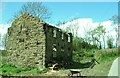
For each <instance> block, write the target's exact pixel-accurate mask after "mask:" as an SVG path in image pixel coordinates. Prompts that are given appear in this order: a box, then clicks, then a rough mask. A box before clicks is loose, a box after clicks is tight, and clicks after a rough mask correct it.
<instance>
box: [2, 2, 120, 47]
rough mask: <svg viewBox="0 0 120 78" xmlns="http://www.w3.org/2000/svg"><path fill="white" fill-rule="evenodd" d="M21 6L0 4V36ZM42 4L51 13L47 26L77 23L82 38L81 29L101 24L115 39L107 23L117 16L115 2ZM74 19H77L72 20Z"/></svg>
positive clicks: (109, 23)
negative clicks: (64, 22)
mask: <svg viewBox="0 0 120 78" xmlns="http://www.w3.org/2000/svg"><path fill="white" fill-rule="evenodd" d="M23 4H25V2H2V3H0V34H2V35H4V34H5V33H7V28H8V27H10V26H11V19H12V18H13V15H14V14H16V13H17V12H18V11H19V10H20V9H21V7H22V5H23ZM43 4H44V5H45V6H46V7H48V9H49V11H50V12H51V13H52V16H51V19H49V21H46V22H47V23H49V24H52V25H55V24H57V23H58V22H59V21H61V22H63V21H66V22H67V23H66V24H65V25H64V26H60V27H61V28H66V27H67V26H68V25H69V24H74V23H76V21H77V22H79V26H80V28H79V29H80V30H79V35H80V36H82V37H84V35H83V34H84V29H83V27H86V28H89V27H88V25H89V26H90V27H91V26H92V27H93V28H94V27H95V26H98V24H100V23H101V24H103V25H104V26H105V28H106V29H107V31H110V32H111V33H110V34H111V35H112V36H113V37H114V38H115V31H113V30H111V28H112V27H111V26H112V21H109V19H110V18H111V17H112V16H114V15H118V3H117V2H43ZM1 5H2V6H1ZM1 18H2V19H1ZM74 18H78V19H75V20H73V19H74ZM71 20H73V21H71ZM81 27H82V28H81ZM112 29H113V28H112ZM0 41H1V39H0ZM0 45H1V44H0ZM0 49H1V47H0ZM2 49H3V48H2Z"/></svg>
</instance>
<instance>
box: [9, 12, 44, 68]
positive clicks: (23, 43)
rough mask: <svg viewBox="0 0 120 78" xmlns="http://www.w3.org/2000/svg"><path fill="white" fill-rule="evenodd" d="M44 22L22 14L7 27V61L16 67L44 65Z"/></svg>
mask: <svg viewBox="0 0 120 78" xmlns="http://www.w3.org/2000/svg"><path fill="white" fill-rule="evenodd" d="M43 25H44V23H43V22H42V21H41V20H39V19H37V18H34V17H32V16H31V15H29V14H24V15H22V16H21V17H20V18H18V19H16V20H15V21H14V22H13V23H12V26H11V27H10V28H9V29H8V42H7V50H8V57H9V62H10V63H12V64H15V65H16V66H17V67H26V68H27V67H31V68H34V67H38V68H41V66H43V65H44V63H45V62H44V61H43V59H44V55H45V54H44V53H45V34H44V29H43Z"/></svg>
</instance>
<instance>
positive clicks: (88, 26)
mask: <svg viewBox="0 0 120 78" xmlns="http://www.w3.org/2000/svg"><path fill="white" fill-rule="evenodd" d="M99 24H101V25H103V26H104V28H106V32H107V33H106V36H105V39H107V36H112V37H113V38H114V40H116V34H117V33H116V31H115V30H114V27H115V25H113V24H112V21H110V20H108V21H104V22H102V23H100V22H93V20H92V18H79V19H76V20H73V21H70V22H67V23H66V24H64V25H61V26H60V28H61V29H64V30H66V28H67V27H69V26H72V25H73V28H75V27H76V26H78V27H79V28H78V31H76V32H77V33H78V34H77V36H78V37H83V38H84V37H85V34H86V31H89V30H93V29H94V28H96V27H97V26H99ZM108 32H109V33H108ZM100 41H102V38H101V39H100ZM115 42H116V41H114V44H115Z"/></svg>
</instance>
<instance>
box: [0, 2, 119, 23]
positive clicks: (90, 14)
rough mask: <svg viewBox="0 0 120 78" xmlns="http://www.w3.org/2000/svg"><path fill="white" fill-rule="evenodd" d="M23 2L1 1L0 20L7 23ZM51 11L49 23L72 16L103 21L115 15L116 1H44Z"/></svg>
mask: <svg viewBox="0 0 120 78" xmlns="http://www.w3.org/2000/svg"><path fill="white" fill-rule="evenodd" d="M24 3H25V2H3V3H2V20H1V21H0V23H2V24H7V23H8V22H10V20H11V19H12V17H13V15H14V14H15V13H17V12H18V11H19V10H20V9H21V6H22V5H23V4H24ZM43 4H44V5H45V6H46V7H48V9H49V11H50V12H51V13H52V16H51V19H50V20H49V22H50V23H52V24H56V23H58V22H59V21H69V20H72V19H73V18H92V19H93V21H94V22H103V21H106V20H108V19H110V18H111V17H112V16H113V15H117V13H118V12H117V10H118V5H117V2H44V3H43Z"/></svg>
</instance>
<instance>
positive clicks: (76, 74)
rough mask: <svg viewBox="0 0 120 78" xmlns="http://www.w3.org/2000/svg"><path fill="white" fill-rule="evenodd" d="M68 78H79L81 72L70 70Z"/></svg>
mask: <svg viewBox="0 0 120 78" xmlns="http://www.w3.org/2000/svg"><path fill="white" fill-rule="evenodd" d="M68 76H81V70H79V69H70V73H69V74H68Z"/></svg>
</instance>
